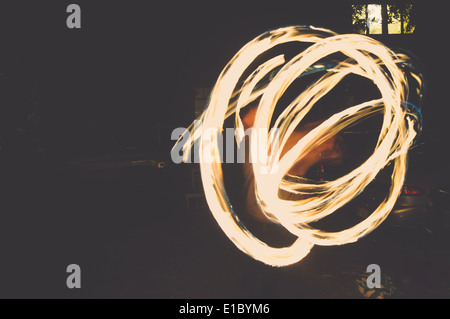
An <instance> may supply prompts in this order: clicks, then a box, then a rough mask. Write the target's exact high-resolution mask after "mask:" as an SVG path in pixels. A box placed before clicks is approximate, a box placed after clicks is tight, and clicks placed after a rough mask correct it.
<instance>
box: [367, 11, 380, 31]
mask: <svg viewBox="0 0 450 319" xmlns="http://www.w3.org/2000/svg"><path fill="white" fill-rule="evenodd" d="M367 29H368V32H369V34H381V33H382V32H383V30H382V16H381V4H368V5H367Z"/></svg>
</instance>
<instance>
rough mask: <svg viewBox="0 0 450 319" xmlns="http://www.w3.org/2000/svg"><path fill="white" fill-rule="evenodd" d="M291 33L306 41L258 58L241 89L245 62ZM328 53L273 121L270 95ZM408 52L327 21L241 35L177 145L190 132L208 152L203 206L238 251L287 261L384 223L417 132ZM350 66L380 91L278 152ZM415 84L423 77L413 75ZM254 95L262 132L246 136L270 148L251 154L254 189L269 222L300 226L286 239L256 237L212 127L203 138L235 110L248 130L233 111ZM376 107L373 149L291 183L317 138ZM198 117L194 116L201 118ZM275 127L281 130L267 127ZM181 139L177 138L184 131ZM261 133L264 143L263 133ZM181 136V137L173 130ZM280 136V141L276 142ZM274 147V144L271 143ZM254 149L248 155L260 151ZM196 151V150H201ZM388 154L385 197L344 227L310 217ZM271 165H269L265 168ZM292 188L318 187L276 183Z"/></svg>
mask: <svg viewBox="0 0 450 319" xmlns="http://www.w3.org/2000/svg"><path fill="white" fill-rule="evenodd" d="M287 42H303V43H307V44H309V47H308V48H307V49H306V50H304V51H303V52H300V53H299V54H298V55H297V56H295V57H294V58H292V59H291V60H290V61H288V62H286V63H285V60H284V56H283V55H280V56H277V57H275V58H272V59H270V60H269V61H267V62H265V63H263V64H262V65H260V66H259V67H258V68H257V69H256V70H255V71H254V72H253V73H252V74H251V75H250V76H249V77H248V78H247V79H246V80H245V81H244V82H243V85H242V87H241V88H239V89H237V85H238V84H239V80H240V78H241V77H242V75H243V73H244V71H245V70H246V69H247V68H248V67H249V66H250V64H251V63H252V62H253V61H254V60H255V59H256V58H257V57H258V56H260V55H261V54H262V53H264V52H266V51H267V50H269V49H271V48H273V47H275V46H277V45H280V44H283V43H287ZM334 53H341V54H343V55H344V56H345V57H346V58H345V60H344V61H341V62H339V63H336V64H335V65H334V66H332V67H331V68H329V69H327V70H326V71H327V72H326V73H325V75H323V76H322V77H321V78H320V79H319V80H318V81H317V82H316V83H315V84H314V85H313V86H310V87H308V88H307V89H306V90H304V91H303V92H301V93H300V94H299V95H298V96H297V98H296V99H294V100H293V101H292V103H291V104H290V105H289V106H288V107H287V108H286V110H285V111H284V112H283V113H282V114H281V115H280V116H279V117H278V118H277V119H276V121H275V125H274V127H273V128H272V129H270V128H269V125H270V123H271V118H272V115H273V112H274V108H275V105H276V103H277V101H278V100H279V99H280V97H281V96H282V95H283V93H284V92H285V91H286V90H287V88H288V87H289V85H290V84H291V83H292V82H293V81H294V80H295V79H296V78H298V77H299V76H302V74H305V73H307V72H309V70H311V67H316V68H317V65H318V64H317V63H319V62H320V61H321V60H323V59H324V58H326V57H327V56H330V55H332V54H334ZM407 62H408V57H407V56H405V55H403V54H395V53H394V52H393V51H391V50H390V49H388V48H387V47H385V46H384V45H382V44H381V43H379V42H377V41H375V40H374V39H372V38H369V37H366V36H363V35H357V34H343V35H339V34H336V33H334V32H332V31H330V30H326V29H321V28H315V27H306V26H289V27H284V28H280V29H277V30H271V31H268V32H266V33H263V34H262V35H260V36H258V37H257V38H255V39H254V40H253V41H251V42H249V43H248V44H246V45H245V46H244V47H243V48H242V49H241V50H240V51H239V52H238V53H237V54H236V55H235V56H234V57H233V58H232V59H231V61H230V62H229V63H228V64H227V65H226V67H225V68H224V69H223V71H222V73H221V74H220V76H219V78H218V80H217V83H216V84H215V86H214V88H213V90H212V93H211V96H210V101H209V104H208V106H207V108H206V109H205V111H204V113H203V114H202V116H201V117H200V119H199V120H200V122H197V125H196V127H193V125H191V127H190V128H189V131H186V133H190V137H189V140H188V143H185V144H184V145H183V150H184V151H185V152H184V154H188V153H189V152H188V151H189V150H190V149H191V148H192V146H193V143H194V141H195V140H197V139H200V156H206V155H207V156H210V157H212V158H213V159H215V160H213V161H202V160H200V169H201V178H202V181H203V186H204V192H205V196H206V200H207V203H208V205H209V208H210V210H211V212H212V214H213V216H214V218H215V219H216V221H217V222H218V224H219V225H220V227H221V228H222V230H223V231H224V232H225V234H226V235H227V236H228V237H229V238H230V240H231V241H232V242H233V243H234V244H235V245H236V246H237V247H238V248H239V249H241V250H242V251H243V252H245V253H247V254H248V255H250V256H251V257H253V258H255V259H256V260H259V261H262V262H264V263H266V264H268V265H272V266H286V265H290V264H293V263H296V262H298V261H300V260H301V259H302V258H304V257H305V256H306V255H307V254H308V253H309V251H310V250H311V248H312V247H313V246H314V245H325V246H331V245H342V244H346V243H351V242H355V241H357V240H358V239H359V238H361V237H363V236H365V235H367V234H368V233H370V232H371V231H373V230H374V229H375V228H376V227H377V226H379V225H380V223H382V222H383V221H384V220H385V219H386V217H387V216H388V214H389V212H390V211H391V210H392V208H393V206H394V204H395V202H396V199H397V197H398V195H399V193H400V191H401V187H402V185H403V182H404V178H405V173H406V166H407V151H408V149H409V147H410V146H411V145H412V143H413V140H414V138H415V136H416V134H417V133H418V132H416V130H415V129H414V125H415V123H416V121H415V120H416V118H415V116H414V114H413V113H412V112H410V110H409V109H408V108H407V107H405V105H406V103H405V101H407V99H408V88H409V83H408V79H407V77H406V76H405V72H403V71H402V68H401V64H402V63H407ZM275 71H276V74H275V75H274V76H272V78H271V81H270V82H269V83H267V84H266V85H264V86H263V87H258V85H257V84H258V83H259V82H260V81H261V79H263V78H264V76H266V75H268V74H273V73H275ZM349 74H356V75H358V76H361V77H364V78H367V79H369V80H371V81H373V83H374V84H375V85H376V86H377V87H378V90H379V91H380V93H381V98H380V99H376V100H371V101H367V102H364V103H362V104H358V105H354V106H351V107H348V108H347V109H345V110H343V111H341V112H339V113H336V114H334V115H333V116H331V117H329V118H328V119H327V120H325V121H324V122H323V123H322V124H320V125H319V126H318V127H316V128H315V129H313V130H311V131H310V132H309V133H308V134H306V135H305V136H304V137H303V138H302V139H300V140H299V141H298V142H297V143H296V145H295V146H294V147H292V148H291V149H290V150H289V151H288V152H287V153H286V154H285V155H284V156H283V157H281V158H280V152H281V150H282V149H283V146H284V145H285V144H286V141H287V139H288V137H289V135H290V134H291V133H292V132H293V131H294V129H295V127H296V126H297V125H298V124H299V123H300V122H301V121H302V119H303V118H304V117H305V115H306V114H307V113H308V112H309V111H310V110H311V108H312V107H313V106H314V104H315V103H316V102H317V101H318V100H319V99H321V98H322V97H323V96H324V95H326V94H327V93H328V92H329V91H331V89H332V88H333V87H335V86H336V85H337V84H338V83H339V82H340V81H341V80H342V79H343V78H344V77H345V76H347V75H349ZM415 80H416V81H417V83H416V84H418V86H419V88H421V87H422V79H421V77H420V76H417V75H416V76H415ZM256 99H260V102H259V107H258V110H257V114H256V118H255V123H254V127H255V128H256V129H258V132H264V133H263V137H262V138H261V136H258V139H256V138H255V137H254V136H253V135H252V136H251V137H250V144H252V143H259V144H258V151H261V149H262V150H263V152H264V154H267V158H266V160H265V161H258V162H256V163H253V164H252V165H253V173H254V177H255V192H256V198H257V202H258V205H259V206H260V208H261V211H262V213H263V214H264V215H265V216H266V217H267V218H268V219H269V220H270V221H272V222H273V223H277V224H280V225H281V226H283V227H284V228H285V229H287V230H288V231H289V232H291V233H292V234H294V235H295V236H297V237H298V238H297V240H295V242H294V243H293V244H292V245H290V246H288V247H283V248H277V247H271V246H269V245H267V244H266V243H264V242H263V241H261V240H260V239H258V238H256V237H255V236H254V235H253V234H252V233H251V232H250V231H249V230H248V229H247V228H246V227H245V225H244V224H243V223H242V222H241V220H240V219H239V217H238V212H235V211H234V210H233V207H232V206H231V204H230V202H229V200H228V196H227V193H226V191H225V187H224V181H223V172H222V166H221V162H220V155H219V146H218V139H217V135H213V136H210V137H211V139H210V140H209V141H208V143H206V142H205V141H203V139H202V132H204V131H205V129H208V128H214V129H217V130H218V131H222V130H223V124H224V120H225V119H226V118H227V117H229V116H231V115H233V114H235V129H236V132H237V133H236V140H237V142H238V144H239V142H240V141H241V139H242V138H243V136H244V127H243V123H242V120H241V118H240V116H239V112H240V109H242V108H244V107H246V106H248V105H249V103H251V102H253V101H255V100H256ZM374 113H380V114H382V116H383V123H382V126H381V130H380V134H379V137H378V141H377V144H376V147H375V149H374V151H373V154H372V155H371V156H370V157H369V158H368V159H367V160H365V162H364V163H362V164H361V165H360V166H359V167H357V168H356V169H354V170H353V171H351V172H350V173H348V174H347V175H345V176H342V177H340V178H338V179H336V180H334V181H327V182H324V183H321V184H308V183H306V182H305V183H293V182H290V181H289V180H288V179H285V177H286V174H287V172H288V171H289V169H290V168H291V167H292V166H293V165H294V164H295V163H297V162H299V161H301V159H302V158H304V157H305V156H307V155H308V154H309V153H310V152H311V150H312V149H313V148H314V147H315V145H317V144H320V143H322V142H324V141H326V140H327V139H328V138H330V137H331V136H333V135H335V134H336V133H338V132H340V131H342V130H344V129H345V128H347V127H349V126H350V125H353V124H355V123H356V122H357V121H361V120H362V119H363V118H365V117H367V116H370V115H373V114H374ZM198 123H200V124H198ZM275 128H277V129H278V134H273V135H272V134H271V133H272V130H274V129H275ZM180 139H181V138H180ZM261 140H262V141H264V143H261ZM179 141H180V140H179ZM276 142H279V143H280V144H279V147H276V145H275V143H276ZM271 150H275V151H271ZM254 152H255V150H254V149H253V148H251V149H250V153H251V156H255V157H254V158H257V154H254ZM201 158H202V157H201ZM391 162H392V164H393V173H392V179H391V182H392V184H391V187H390V190H389V192H388V194H387V197H386V198H385V199H384V200H383V201H382V202H381V203H380V205H379V206H378V207H377V208H376V209H375V210H374V211H373V212H372V213H371V215H370V216H369V217H368V218H366V219H365V220H363V221H362V222H360V223H358V224H356V225H354V226H353V227H350V228H348V229H345V230H342V231H337V232H326V231H323V230H320V229H315V228H312V227H311V226H309V224H310V223H312V222H314V221H318V220H319V219H322V218H324V217H326V216H328V215H330V214H332V213H333V212H335V211H336V210H337V209H339V208H340V207H342V206H344V205H345V204H346V203H348V202H349V201H350V200H351V199H353V198H354V197H355V196H357V195H358V194H359V193H361V192H362V191H363V190H364V188H365V187H366V186H367V185H368V184H369V183H370V182H371V181H372V180H373V179H374V178H375V176H376V175H377V173H378V172H379V171H380V170H381V169H382V168H383V167H385V166H386V165H387V164H388V163H391ZM267 172H269V173H267ZM280 189H283V190H284V191H287V192H290V193H292V194H301V193H302V192H311V189H312V190H313V191H314V196H310V197H308V198H303V199H299V200H285V199H281V198H280V197H279V196H278V194H279V190H280Z"/></svg>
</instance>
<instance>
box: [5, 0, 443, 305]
mask: <svg viewBox="0 0 450 319" xmlns="http://www.w3.org/2000/svg"><path fill="white" fill-rule="evenodd" d="M70 3H71V2H68V1H44V0H39V1H2V2H1V3H0V73H3V74H6V75H4V76H3V77H0V81H2V82H0V94H1V96H0V126H1V127H0V131H1V132H2V134H1V135H2V142H1V143H2V173H3V176H4V177H3V178H2V183H1V184H2V194H0V195H2V197H3V199H2V201H1V202H2V206H3V207H2V211H1V221H0V227H1V229H2V231H1V232H0V236H1V237H3V238H2V240H1V241H0V242H1V244H0V245H1V246H2V250H1V252H2V257H1V261H0V265H1V266H0V267H2V268H3V269H2V270H1V271H0V273H1V275H0V277H1V283H0V296H2V297H73V296H75V297H80V296H83V297H86V296H87V297H105V296H106V297H130V296H131V297H134V296H138V297H200V298H204V297H210V296H212V297H215V296H218V297H223V296H228V297H229V296H231V297H234V296H240V295H239V293H238V292H237V290H236V294H234V290H233V288H229V290H226V288H223V287H222V288H220V287H218V286H217V285H218V284H217V283H216V287H215V288H214V287H211V284H209V282H211V281H208V279H205V278H206V277H201V276H200V277H197V275H196V274H197V273H198V272H199V271H201V270H202V269H203V268H202V267H210V268H209V269H214V272H213V273H212V274H210V276H211V277H214V278H216V279H217V278H219V277H220V276H224V273H226V271H225V270H224V269H222V268H220V267H223V265H222V266H219V264H220V260H221V259H220V258H218V257H217V256H215V254H214V252H217V251H218V250H219V248H217V246H215V245H213V244H211V245H209V246H208V245H207V244H206V243H205V242H207V241H208V240H209V239H208V236H209V235H208V234H209V233H206V234H205V233H204V230H203V229H202V228H199V229H196V228H195V227H198V226H196V223H193V225H191V226H192V227H193V228H192V229H191V228H187V226H186V225H187V224H186V222H187V220H189V219H192V218H193V217H192V215H189V216H190V217H189V218H188V217H186V214H184V211H183V210H184V197H183V196H182V194H184V193H183V192H182V190H181V188H182V186H180V185H184V183H188V182H186V181H185V179H183V178H184V177H183V176H184V175H182V174H183V173H181V172H178V171H175V172H172V173H170V174H171V175H168V176H159V175H158V176H156V177H155V176H154V175H151V174H160V175H161V174H168V173H148V174H149V175H145V174H144V175H140V173H136V174H139V176H140V177H139V178H137V179H138V180H137V181H136V180H135V179H136V177H135V175H133V174H135V172H134V171H133V172H131V174H128V172H127V174H125V175H123V174H122V173H123V171H121V172H120V174H122V175H120V174H119V175H120V177H119V179H118V180H114V179H113V178H112V177H111V176H109V175H108V174H110V172H108V173H107V174H106V173H105V176H106V175H107V177H101V178H97V177H96V178H94V179H90V178H88V179H82V177H85V175H83V174H87V173H85V172H84V171H82V170H77V169H73V168H71V169H68V163H73V162H74V161H75V162H76V161H77V160H79V159H80V158H92V157H102V156H103V157H105V158H107V159H108V160H110V161H114V160H117V158H119V159H120V158H122V157H121V156H125V157H126V158H127V159H130V158H132V156H134V155H133V154H146V155H145V156H147V158H148V157H150V158H155V159H159V158H161V159H164V160H166V159H167V158H168V151H169V149H170V148H169V147H170V146H171V143H172V141H171V140H170V135H169V134H168V133H169V132H170V129H171V128H175V127H179V126H182V127H187V126H188V125H189V124H190V123H191V122H192V120H193V119H194V117H193V101H194V96H193V94H194V88H195V87H198V86H212V85H213V83H214V81H215V79H216V78H217V76H218V74H219V73H220V71H221V70H222V68H223V67H224V66H225V64H226V63H227V62H228V61H229V60H230V59H231V58H232V57H233V55H234V54H235V53H236V52H237V51H238V50H239V49H240V48H241V47H242V46H243V45H244V44H246V43H247V42H248V41H250V40H251V39H253V38H254V37H256V36H257V35H259V34H261V33H262V32H264V31H266V30H268V29H273V28H277V27H280V26H285V25H290V24H303V25H315V26H320V27H325V28H329V29H331V30H333V31H336V32H338V33H347V32H352V25H351V9H350V4H351V3H353V2H346V1H320V0H318V1H305V0H298V1H289V2H280V1H272V2H269V1H258V2H242V1H241V2H229V1H222V2H218V1H213V2H211V1H209V2H196V1H183V2H181V1H163V2H158V1H137V0H136V1H81V0H79V1H75V3H77V4H78V5H80V7H81V23H82V28H81V29H68V28H67V27H66V18H67V16H68V13H66V8H67V6H68V4H70ZM409 3H414V5H415V6H416V8H417V12H418V16H417V27H416V31H415V33H414V34H412V35H404V36H401V35H389V36H378V37H377V39H379V40H380V41H382V42H383V43H385V44H386V45H387V46H390V47H401V48H404V49H408V50H410V51H411V52H414V53H415V54H416V55H417V56H418V57H419V58H420V59H421V60H422V62H423V63H424V65H425V67H426V71H427V85H428V93H427V97H426V101H425V104H424V107H423V121H424V132H427V134H428V136H430V138H431V139H434V138H436V139H439V138H440V137H442V136H448V128H447V126H448V125H447V121H448V118H449V115H450V108H449V106H448V105H447V104H448V99H447V92H448V88H447V84H448V81H447V80H446V75H447V74H448V68H449V67H448V65H449V63H448V61H447V55H448V54H447V52H448V51H447V46H448V45H447V40H448V35H447V32H448V31H447V30H448V19H447V17H446V14H447V13H446V10H445V9H444V8H443V7H442V4H439V5H438V4H437V2H429V1H417V3H416V1H410V2H409ZM33 110H34V111H33ZM33 112H34V113H33ZM31 113H33V114H34V115H33V116H34V117H32V120H30V114H31ZM30 123H32V124H30ZM33 123H34V124H33ZM18 128H21V129H22V131H23V130H25V131H26V132H28V133H27V134H25V135H24V134H22V133H20V131H18V130H17V129H18ZM18 132H19V133H18ZM447 147H448V146H447V145H442V148H440V149H439V150H438V154H440V155H442V156H444V158H447V157H446V156H447V154H446V148H447ZM127 156H128V157H127ZM136 159H137V158H136ZM139 159H140V158H139ZM444 162H445V160H444ZM99 165H100V166H101V165H102V164H99ZM175 170H176V169H175ZM94 171H95V169H94ZM113 171H114V170H113ZM90 172H91V171H90ZM95 172H96V171H95ZM116 173H117V171H114V172H113V175H114V174H116ZM89 174H91V173H89ZM92 174H94V173H92ZM178 174H180V175H178ZM114 176H116V175H114ZM124 176H125V177H124ZM130 176H131V177H130ZM142 176H144V177H145V178H144V179H145V180H144V181H142ZM102 178H103V179H102ZM158 178H161V179H162V180H163V181H161V180H160V179H158ZM177 178H179V180H177ZM149 180H150V182H149ZM152 180H153V181H156V180H157V181H158V183H157V184H156V185H154V184H155V183H153V184H152V183H151V181H152ZM136 185H139V187H137V186H136ZM143 185H144V187H141V186H143ZM161 189H163V191H161ZM158 191H159V192H158ZM155 194H157V195H155ZM161 216H163V217H161ZM196 218H199V217H196ZM205 218H206V217H205ZM155 220H158V221H157V222H155ZM207 222H208V223H209V222H211V221H210V220H209V219H207ZM159 223H162V224H159ZM152 225H153V226H152ZM155 225H156V226H155ZM208 225H209V224H208ZM210 225H211V228H212V231H211V230H210V232H211V234H213V233H214V234H216V233H217V234H219V233H220V230H218V229H216V228H215V227H216V226H215V224H214V223H213V222H211V224H210ZM191 226H190V227H191ZM148 227H149V228H148ZM186 229H189V230H192V232H189V231H187V230H186ZM194 230H195V231H194ZM149 233H150V234H151V236H149V235H148V234H149ZM180 234H183V235H180ZM193 234H195V235H193ZM183 236H188V237H189V236H191V237H192V238H194V239H193V240H194V242H195V244H194V243H192V244H186V242H185V240H184V239H183V238H184V237H183ZM195 236H197V237H195ZM218 236H222V235H221V234H220V235H218ZM219 238H220V239H219V242H220V243H221V245H223V246H226V248H225V252H226V253H229V254H231V255H233V256H234V255H235V254H238V255H239V257H237V258H242V260H247V259H246V258H247V257H246V256H242V257H241V255H240V254H241V252H239V251H237V250H235V249H234V247H232V245H231V244H230V243H229V242H228V241H227V239H225V238H223V236H222V237H219ZM180 245H181V246H180ZM183 245H185V246H183ZM196 245H198V247H203V248H195V247H196ZM202 245H204V246H202ZM180 247H182V248H180ZM193 249H194V251H192V250H193ZM195 249H197V250H195ZM198 249H204V251H202V252H203V253H202V252H200V251H199V250H198ZM220 249H222V248H220ZM227 249H228V250H227ZM181 251H183V253H181ZM205 251H208V252H209V253H210V256H211V259H213V260H216V261H215V262H212V261H204V260H203V259H202V258H203V257H204V256H205V254H204V252H205ZM224 254H225V253H224ZM225 255H226V254H225ZM226 256H227V255H226ZM183 261H184V262H186V265H187V266H186V268H182V270H179V269H178V268H176V267H175V266H174V265H179V264H183ZM239 262H243V261H241V260H240V261H239ZM70 263H78V264H80V266H81V268H82V271H83V279H82V283H83V284H82V285H83V288H82V289H81V290H80V291H70V290H69V289H67V288H66V286H65V278H66V276H67V274H66V273H65V267H66V266H67V265H69V264H70ZM201 265H203V266H201ZM234 266H236V265H234ZM171 267H172V268H171ZM189 267H192V269H191V268H189ZM236 267H237V266H236ZM256 267H259V266H256ZM261 267H262V266H261ZM305 267H306V266H305ZM162 269H164V270H167V269H172V270H173V271H172V272H170V271H169V274H166V273H164V275H163V274H162V273H163V272H162ZM180 272H181V273H182V274H184V275H183V276H182V275H180V276H181V277H180V278H178V277H177V274H179V273H180ZM317 272H320V271H319V270H317ZM164 276H166V277H164ZM170 276H175V278H173V277H170ZM229 276H231V275H229ZM225 278H228V277H226V276H225ZM183 280H184V283H185V286H184V285H183V284H182V283H183ZM202 280H203V281H202ZM225 280H227V279H225ZM167 282H172V283H173V286H168V285H167ZM175 282H176V283H177V284H175ZM178 285H180V286H178ZM187 286H190V287H192V286H197V287H202V288H201V289H199V291H198V292H196V293H191V292H190V290H188V289H187V288H186V289H187V290H186V292H183V288H180V287H187ZM205 287H207V288H205ZM202 289H203V290H202ZM220 291H222V292H223V294H221V293H220ZM227 291H228V292H227ZM242 296H245V297H247V296H253V295H251V294H249V295H245V294H243V295H242ZM305 296H308V295H307V294H305Z"/></svg>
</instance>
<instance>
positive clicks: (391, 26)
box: [352, 4, 416, 34]
mask: <svg viewBox="0 0 450 319" xmlns="http://www.w3.org/2000/svg"><path fill="white" fill-rule="evenodd" d="M352 25H353V32H355V33H360V34H412V33H414V31H415V29H416V18H415V10H414V6H413V5H411V4H402V5H398V4H359V5H352Z"/></svg>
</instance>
